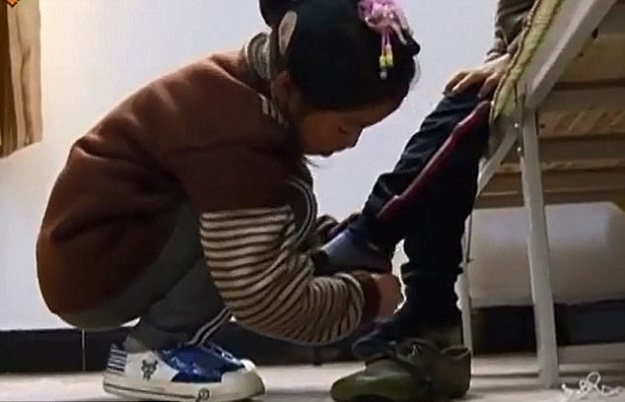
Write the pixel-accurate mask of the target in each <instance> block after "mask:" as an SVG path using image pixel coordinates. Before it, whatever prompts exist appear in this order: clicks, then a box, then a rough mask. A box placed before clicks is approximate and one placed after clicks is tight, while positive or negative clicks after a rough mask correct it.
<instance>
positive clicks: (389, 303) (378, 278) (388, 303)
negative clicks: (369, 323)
mask: <svg viewBox="0 0 625 402" xmlns="http://www.w3.org/2000/svg"><path fill="white" fill-rule="evenodd" d="M373 280H374V281H375V283H376V285H377V286H378V290H379V291H380V307H379V308H378V315H377V317H376V319H387V318H390V317H392V316H393V313H395V310H397V307H398V306H399V305H400V304H401V303H402V302H403V301H404V296H403V294H402V291H401V282H400V281H399V278H397V277H396V276H395V275H392V274H382V275H378V274H376V275H373Z"/></svg>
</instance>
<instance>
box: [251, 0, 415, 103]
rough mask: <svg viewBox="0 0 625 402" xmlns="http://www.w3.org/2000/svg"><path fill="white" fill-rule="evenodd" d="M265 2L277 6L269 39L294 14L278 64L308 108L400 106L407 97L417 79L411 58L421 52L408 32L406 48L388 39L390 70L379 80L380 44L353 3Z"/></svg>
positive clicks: (393, 38)
mask: <svg viewBox="0 0 625 402" xmlns="http://www.w3.org/2000/svg"><path fill="white" fill-rule="evenodd" d="M266 1H269V2H271V1H274V2H276V3H274V4H278V5H279V7H278V8H276V9H274V14H273V16H272V18H273V20H271V21H272V22H271V21H269V22H270V23H271V24H272V25H273V27H274V35H273V36H277V35H276V34H275V31H276V30H277V29H278V28H277V25H278V24H279V20H280V19H281V18H282V16H283V15H284V14H285V13H286V12H287V11H294V12H295V13H296V14H297V24H296V27H295V30H294V32H293V36H292V39H291V41H290V43H289V46H288V49H287V52H286V55H285V56H284V57H283V60H281V63H280V64H281V68H282V69H286V70H287V71H288V72H289V74H290V76H291V78H292V80H293V82H294V83H295V85H296V86H297V87H298V89H299V90H300V91H301V92H302V95H303V97H304V100H305V102H306V103H307V104H308V105H309V106H311V107H312V108H315V109H321V110H349V109H355V108H358V107H364V106H369V105H373V104H379V103H382V102H384V101H397V102H400V101H401V100H402V99H403V98H404V97H405V96H406V95H407V93H408V91H409V90H410V87H411V84H412V82H413V80H414V79H415V75H416V71H417V64H416V61H415V55H416V54H417V53H418V52H419V45H418V44H417V43H416V42H415V41H414V39H412V38H411V37H410V34H409V33H408V32H406V34H405V37H406V39H407V40H408V42H407V43H406V44H404V43H402V41H401V40H400V39H399V38H398V37H397V35H396V34H392V35H391V45H392V49H393V59H394V66H393V67H392V68H390V69H389V70H388V75H387V77H386V78H385V79H382V78H381V77H380V55H381V40H382V38H381V35H380V34H379V33H377V32H375V31H374V30H372V29H371V28H370V27H369V26H367V24H366V23H365V22H364V21H363V20H362V19H361V18H360V16H359V14H358V1H357V0H299V1H294V0H287V1H284V0H266ZM275 10H277V11H275ZM263 15H266V14H263ZM267 15H271V14H267ZM278 16H280V17H279V18H278Z"/></svg>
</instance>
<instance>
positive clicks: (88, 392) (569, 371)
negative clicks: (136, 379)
mask: <svg viewBox="0 0 625 402" xmlns="http://www.w3.org/2000/svg"><path fill="white" fill-rule="evenodd" d="M358 367H359V366H358V365H354V364H343V365H327V366H323V367H310V366H308V367H289V368H277V367H271V368H261V374H262V376H263V378H264V380H265V383H266V385H267V388H268V394H267V395H266V397H264V398H262V399H260V401H259V402H282V401H284V402H287V401H288V402H321V401H323V402H327V401H330V398H329V397H328V394H327V392H328V389H329V387H330V384H331V383H332V381H333V380H335V379H336V378H338V377H340V376H342V375H345V374H347V373H350V372H351V371H353V370H355V369H357V368H358ZM595 369H596V370H599V371H601V372H602V373H604V375H605V376H606V377H608V381H612V382H614V383H617V384H624V383H625V374H624V373H625V364H622V365H612V366H604V367H592V368H590V367H580V366H577V367H575V366H568V367H564V368H563V372H564V373H565V375H566V377H565V380H566V381H576V380H577V379H579V378H581V377H585V376H586V374H587V373H588V372H589V371H592V370H595ZM473 372H474V378H473V383H472V388H471V392H470V395H469V396H468V397H467V400H468V401H483V402H561V401H564V399H565V398H563V393H562V392H561V391H559V390H541V389H540V387H539V386H538V384H537V380H536V372H537V370H536V363H535V359H533V358H531V357H510V356H506V357H497V358H479V359H476V360H475V363H474V370H473ZM102 400H107V401H112V400H116V399H115V398H114V397H111V396H107V395H106V394H104V393H103V392H102V390H101V386H100V376H99V375H93V374H86V375H84V374H80V375H58V376H50V375H48V376H0V401H102ZM589 401H592V402H595V401H597V402H599V401H601V402H603V401H604V400H603V399H589ZM608 401H613V402H625V395H623V396H621V397H619V398H612V399H609V400H608Z"/></svg>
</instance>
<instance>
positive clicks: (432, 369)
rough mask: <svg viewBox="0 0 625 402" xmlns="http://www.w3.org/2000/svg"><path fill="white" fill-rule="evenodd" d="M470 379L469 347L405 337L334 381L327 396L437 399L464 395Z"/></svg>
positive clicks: (398, 401)
mask: <svg viewBox="0 0 625 402" xmlns="http://www.w3.org/2000/svg"><path fill="white" fill-rule="evenodd" d="M470 382H471V352H470V351H469V349H467V348H466V347H464V346H452V347H448V348H446V349H442V350H441V349H439V348H438V347H436V345H434V344H433V343H431V342H429V341H426V340H423V339H407V340H405V341H402V342H397V343H395V342H392V343H389V344H388V347H387V348H386V350H385V351H384V352H383V353H382V354H380V355H378V356H376V357H375V358H374V359H372V360H369V361H367V362H366V363H365V368H364V369H363V370H361V371H358V372H356V373H354V374H351V375H349V376H346V377H344V378H341V379H339V380H338V381H336V382H335V383H334V384H333V385H332V390H331V395H332V398H333V399H334V401H336V402H382V401H388V402H440V401H448V400H451V399H456V398H462V397H464V396H465V395H466V393H467V392H468V390H469V386H470Z"/></svg>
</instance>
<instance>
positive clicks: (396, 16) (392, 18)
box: [358, 0, 412, 80]
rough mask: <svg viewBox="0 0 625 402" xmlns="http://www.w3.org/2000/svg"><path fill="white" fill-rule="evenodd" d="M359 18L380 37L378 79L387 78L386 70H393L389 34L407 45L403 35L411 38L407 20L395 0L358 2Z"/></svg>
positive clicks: (361, 0) (362, 0) (363, 0)
mask: <svg viewBox="0 0 625 402" xmlns="http://www.w3.org/2000/svg"><path fill="white" fill-rule="evenodd" d="M358 13H359V14H360V18H361V19H362V20H363V21H364V22H365V23H366V24H367V26H369V28H371V29H373V30H374V31H375V32H378V33H379V34H380V35H381V36H382V41H381V50H380V61H379V63H380V78H382V79H383V80H384V79H386V78H387V77H388V70H389V69H391V68H393V66H394V65H395V62H394V60H393V46H392V45H391V34H393V33H395V35H397V38H398V39H399V40H400V41H401V42H402V43H403V44H404V45H408V42H409V41H408V40H407V39H406V36H405V34H409V35H410V36H412V31H411V29H410V26H409V25H408V20H407V19H406V16H405V14H404V12H403V10H402V9H401V8H400V7H399V5H398V4H397V2H396V1H395V0H360V1H359V3H358Z"/></svg>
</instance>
